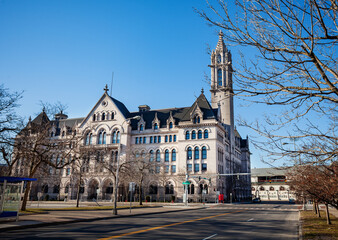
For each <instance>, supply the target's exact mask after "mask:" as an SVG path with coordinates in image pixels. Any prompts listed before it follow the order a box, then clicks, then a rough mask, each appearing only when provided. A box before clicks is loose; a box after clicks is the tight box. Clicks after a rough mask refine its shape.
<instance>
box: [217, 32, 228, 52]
mask: <svg viewBox="0 0 338 240" xmlns="http://www.w3.org/2000/svg"><path fill="white" fill-rule="evenodd" d="M223 35H224V34H223V32H222V30H220V31H219V33H218V42H217V46H216V50H223V49H226V46H225V44H224V41H223Z"/></svg>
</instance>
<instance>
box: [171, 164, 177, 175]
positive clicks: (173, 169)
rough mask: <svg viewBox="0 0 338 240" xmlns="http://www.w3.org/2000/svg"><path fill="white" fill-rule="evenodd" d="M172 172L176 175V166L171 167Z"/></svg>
mask: <svg viewBox="0 0 338 240" xmlns="http://www.w3.org/2000/svg"><path fill="white" fill-rule="evenodd" d="M171 172H172V173H176V165H171Z"/></svg>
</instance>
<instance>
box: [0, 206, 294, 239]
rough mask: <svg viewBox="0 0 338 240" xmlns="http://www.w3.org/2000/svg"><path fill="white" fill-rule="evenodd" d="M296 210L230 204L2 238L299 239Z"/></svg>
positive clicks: (35, 230) (29, 231) (15, 233)
mask: <svg viewBox="0 0 338 240" xmlns="http://www.w3.org/2000/svg"><path fill="white" fill-rule="evenodd" d="M293 208H294V209H296V206H290V205H278V204H262V205H253V204H250V205H249V204H248V205H232V206H229V205H228V206H219V207H213V208H207V209H200V210H192V211H186V212H171V213H163V214H152V215H144V216H134V217H125V218H115V219H109V220H100V221H94V222H83V223H72V224H62V225H57V226H49V227H41V228H33V229H26V230H17V231H9V232H6V233H4V234H0V239H100V240H103V239H114V238H120V239H211V240H214V239H298V211H295V210H293Z"/></svg>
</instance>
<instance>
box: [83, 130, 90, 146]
mask: <svg viewBox="0 0 338 240" xmlns="http://www.w3.org/2000/svg"><path fill="white" fill-rule="evenodd" d="M89 135H90V133H87V134H86V137H85V142H84V145H89Z"/></svg>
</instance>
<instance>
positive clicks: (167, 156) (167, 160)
mask: <svg viewBox="0 0 338 240" xmlns="http://www.w3.org/2000/svg"><path fill="white" fill-rule="evenodd" d="M164 161H165V162H169V150H168V149H166V150H165V152H164Z"/></svg>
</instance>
